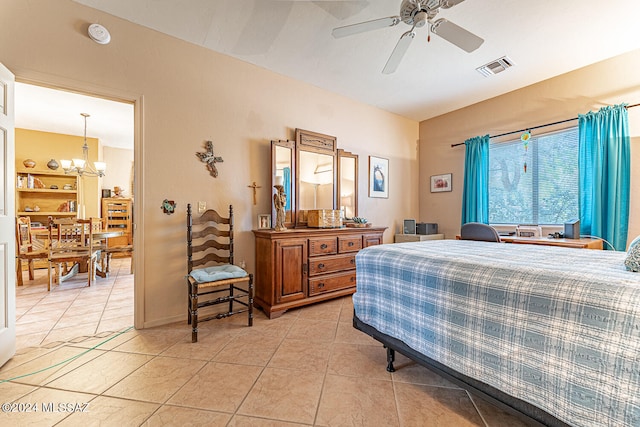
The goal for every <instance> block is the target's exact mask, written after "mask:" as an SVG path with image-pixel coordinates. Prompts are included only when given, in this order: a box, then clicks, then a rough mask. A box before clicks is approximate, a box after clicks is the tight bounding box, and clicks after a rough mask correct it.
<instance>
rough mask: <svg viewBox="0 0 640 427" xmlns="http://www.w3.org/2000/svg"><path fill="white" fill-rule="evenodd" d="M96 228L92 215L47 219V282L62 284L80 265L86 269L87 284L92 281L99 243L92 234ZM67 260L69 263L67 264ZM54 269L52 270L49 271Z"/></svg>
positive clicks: (89, 284)
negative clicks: (69, 264) (48, 235)
mask: <svg viewBox="0 0 640 427" xmlns="http://www.w3.org/2000/svg"><path fill="white" fill-rule="evenodd" d="M95 228H96V225H95V224H94V221H93V220H91V219H88V220H87V219H75V218H74V219H71V218H64V219H56V220H52V221H50V222H49V234H50V239H51V244H50V245H49V286H48V290H51V286H52V285H53V284H54V283H58V285H59V284H61V283H62V282H63V281H64V280H66V279H68V278H70V277H72V276H74V275H75V274H77V273H78V272H79V271H80V268H82V269H83V270H84V268H85V267H86V271H87V276H88V279H87V284H88V286H91V283H92V282H93V281H95V277H96V263H97V258H98V254H99V252H100V247H99V246H98V245H97V244H96V242H95V239H94V238H93V231H94V229H95ZM68 263H71V264H72V267H71V268H69V266H68ZM52 270H54V274H52Z"/></svg>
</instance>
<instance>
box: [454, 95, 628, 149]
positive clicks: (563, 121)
mask: <svg viewBox="0 0 640 427" xmlns="http://www.w3.org/2000/svg"><path fill="white" fill-rule="evenodd" d="M638 106H640V103H638V104H633V105H627V106H626V107H625V108H626V109H627V110H628V109H629V108H633V107H638ZM574 120H578V118H577V117H574V118H572V119H566V120H560V121H558V122H553V123H547V124H544V125H538V126H533V127H530V128H526V129H520V130H514V131H512V132H505V133H501V134H499V135H491V136H490V137H489V138H498V137H501V136H506V135H513V134H514V133H521V132H525V131H530V130H533V129H540V128H544V127H547V126H553V125H559V124H561V123H567V122H572V121H574ZM458 145H464V142H459V143H457V144H451V148H453V147H457V146H458Z"/></svg>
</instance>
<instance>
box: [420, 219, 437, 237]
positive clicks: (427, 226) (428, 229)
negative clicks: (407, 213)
mask: <svg viewBox="0 0 640 427" xmlns="http://www.w3.org/2000/svg"><path fill="white" fill-rule="evenodd" d="M416 234H438V224H435V223H429V222H419V223H418V224H416Z"/></svg>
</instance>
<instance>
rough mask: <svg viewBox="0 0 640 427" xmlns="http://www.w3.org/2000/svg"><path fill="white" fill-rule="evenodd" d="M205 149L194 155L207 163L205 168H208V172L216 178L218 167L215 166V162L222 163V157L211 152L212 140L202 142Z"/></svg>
mask: <svg viewBox="0 0 640 427" xmlns="http://www.w3.org/2000/svg"><path fill="white" fill-rule="evenodd" d="M204 146H205V148H206V149H207V151H205V152H204V153H196V156H198V158H199V159H200V160H202V161H203V162H205V163H206V164H207V169H208V170H209V174H210V175H211V176H212V177H214V178H216V177H217V176H218V169H217V168H216V163H222V162H223V161H224V160H222V157H220V156H216V155H215V154H214V153H213V141H207V142H205V144H204Z"/></svg>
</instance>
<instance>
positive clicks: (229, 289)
mask: <svg viewBox="0 0 640 427" xmlns="http://www.w3.org/2000/svg"><path fill="white" fill-rule="evenodd" d="M210 264H214V265H212V266H207V265H210ZM187 269H188V271H187V273H188V274H187V288H188V293H189V295H188V299H187V300H188V323H189V324H190V325H191V327H192V330H191V342H197V341H198V322H205V321H207V320H212V319H223V318H225V317H229V316H233V315H234V314H239V313H244V312H247V313H248V317H247V320H248V325H249V326H252V325H253V275H252V274H249V273H247V272H246V271H245V270H244V269H242V268H240V267H238V266H236V265H233V206H229V217H228V218H225V217H222V216H220V215H219V214H218V213H217V212H216V211H215V210H212V209H209V210H207V211H205V212H204V213H203V214H202V215H201V216H200V217H196V218H194V217H192V215H191V204H188V205H187ZM242 283H244V284H245V286H244V287H240V286H238V285H239V284H242ZM216 295H222V296H219V297H216ZM224 303H228V304H229V305H228V309H227V311H225V312H222V313H221V312H214V313H208V315H207V317H204V318H199V317H198V310H199V309H200V308H203V307H208V306H215V305H218V304H224ZM234 303H236V304H239V305H240V306H242V307H241V308H240V309H236V310H235V311H234Z"/></svg>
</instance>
